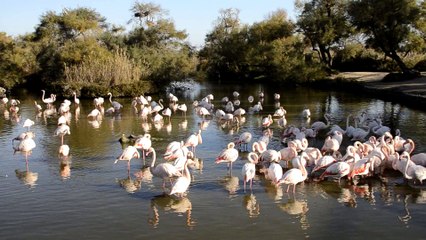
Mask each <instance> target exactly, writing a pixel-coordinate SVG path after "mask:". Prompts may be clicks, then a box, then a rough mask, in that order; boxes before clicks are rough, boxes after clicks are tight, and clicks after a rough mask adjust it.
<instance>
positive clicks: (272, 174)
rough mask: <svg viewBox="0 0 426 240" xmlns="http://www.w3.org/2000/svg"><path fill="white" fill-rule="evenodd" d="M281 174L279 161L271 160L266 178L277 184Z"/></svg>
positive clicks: (281, 169)
mask: <svg viewBox="0 0 426 240" xmlns="http://www.w3.org/2000/svg"><path fill="white" fill-rule="evenodd" d="M282 176H283V168H282V167H281V165H280V164H279V163H276V162H271V164H270V165H269V168H268V179H270V180H271V181H272V182H273V183H274V184H278V183H279V181H280V179H281V178H282Z"/></svg>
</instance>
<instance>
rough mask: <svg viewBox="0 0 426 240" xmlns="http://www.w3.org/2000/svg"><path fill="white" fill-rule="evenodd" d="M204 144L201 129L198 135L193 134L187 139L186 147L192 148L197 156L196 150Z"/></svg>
mask: <svg viewBox="0 0 426 240" xmlns="http://www.w3.org/2000/svg"><path fill="white" fill-rule="evenodd" d="M202 143H203V138H202V137H201V129H199V130H198V132H197V133H194V134H192V135H191V136H189V137H188V138H187V139H186V141H185V146H186V147H191V148H192V149H191V150H192V152H193V153H194V156H195V148H196V147H197V146H198V145H200V144H202Z"/></svg>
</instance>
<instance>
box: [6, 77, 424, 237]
mask: <svg viewBox="0 0 426 240" xmlns="http://www.w3.org/2000/svg"><path fill="white" fill-rule="evenodd" d="M259 90H262V91H263V92H264V93H265V94H266V95H265V98H264V103H263V104H264V109H263V111H262V112H261V113H260V114H248V115H246V116H245V122H244V123H243V124H242V125H241V126H240V127H239V128H238V129H237V128H230V127H223V126H221V124H219V123H218V122H217V121H216V120H215V119H211V120H203V119H202V118H201V117H199V116H198V115H196V114H195V113H194V111H193V107H192V102H193V101H194V100H201V98H203V97H205V96H206V95H207V94H209V93H212V94H213V95H214V97H215V98H214V101H213V103H214V105H215V107H216V108H222V104H221V99H222V97H225V96H228V97H229V98H230V99H233V96H232V92H233V91H238V92H239V93H240V97H239V99H240V100H241V106H242V107H244V108H246V109H247V108H248V107H249V106H250V105H252V104H249V102H248V101H247V97H248V96H249V95H253V96H255V102H256V101H257V99H258V97H257V93H258V91H259ZM274 93H279V94H280V95H281V99H280V101H279V103H280V105H281V106H284V108H285V109H286V110H287V115H286V116H287V121H288V124H292V125H295V126H298V127H300V126H309V123H306V122H304V120H303V119H302V118H301V116H300V113H301V111H302V109H303V108H305V107H308V108H309V109H310V110H311V113H312V116H311V123H312V122H314V121H317V120H324V118H323V115H324V113H329V114H331V116H332V118H331V124H339V125H340V126H342V128H345V123H346V117H347V115H348V114H350V113H352V114H358V113H361V112H362V111H364V110H366V111H368V113H369V114H381V116H382V119H383V124H384V125H387V126H389V127H391V128H392V130H395V129H400V130H401V133H402V136H403V137H405V138H411V139H413V140H414V141H415V143H416V149H415V151H414V153H418V152H426V134H425V133H426V113H424V112H420V111H417V110H413V109H410V108H407V107H405V106H403V105H400V104H397V103H391V102H384V101H382V100H379V99H371V98H369V97H367V96H364V95H362V94H359V93H356V92H354V93H347V92H335V91H331V92H326V91H321V90H311V89H305V88H296V89H291V88H277V87H275V86H261V85H258V84H257V85H255V84H243V85H241V84H240V85H232V84H229V85H209V84H205V85H201V86H196V87H194V88H192V89H190V90H188V91H179V92H175V95H176V96H177V97H178V98H179V103H183V102H185V103H186V104H187V105H188V113H187V116H186V118H185V117H184V116H182V115H181V114H180V113H176V114H174V115H172V118H171V122H170V123H168V121H167V120H165V123H164V124H163V125H153V124H152V123H151V122H148V123H146V122H144V121H143V120H142V119H141V118H139V117H138V116H137V115H136V114H135V113H134V111H133V110H132V108H131V99H115V100H117V101H119V102H120V103H121V104H123V105H124V108H123V110H122V113H121V114H120V115H116V116H105V117H104V118H103V120H102V121H101V122H97V123H94V122H90V121H88V119H87V114H88V113H89V112H90V111H91V110H92V109H93V103H92V102H93V101H92V100H91V99H90V100H81V106H80V115H76V114H75V107H74V105H73V106H72V108H71V111H72V114H73V115H72V120H71V123H70V129H71V135H66V136H65V137H64V142H65V143H66V144H68V145H69V146H70V148H71V150H70V157H69V159H66V160H64V159H61V158H60V157H59V156H58V148H59V146H60V138H59V137H57V136H54V132H55V129H56V128H57V125H56V124H57V119H58V117H57V116H52V117H48V118H43V117H42V116H41V117H37V114H36V112H35V110H34V100H36V101H38V102H39V103H41V92H40V94H39V95H35V96H34V95H31V94H23V95H20V96H15V97H18V98H19V99H20V100H21V105H20V110H19V112H18V115H17V116H15V115H13V114H7V113H4V114H3V116H0V153H1V157H0V159H1V160H0V192H1V197H0V220H1V225H0V239H30V238H32V239H102V240H105V239H147V238H157V239H166V238H167V239H170V238H173V239H183V238H188V239H260V238H263V237H267V238H272V239H278V238H285V239H304V238H312V239H325V238H328V239H340V238H345V239H365V238H382V239H399V238H401V237H407V239H408V238H409V239H424V236H425V234H424V232H425V230H426V205H425V203H426V191H425V190H423V189H422V188H421V187H420V188H419V187H410V186H408V185H407V184H405V183H404V181H403V178H402V175H401V174H400V173H398V172H395V171H387V172H386V175H385V177H384V179H385V180H386V181H385V182H383V181H381V180H380V179H379V178H368V179H367V180H366V181H365V183H363V184H359V185H353V184H349V183H348V182H346V181H342V183H341V184H340V185H339V184H338V183H337V182H333V181H324V182H312V181H307V182H305V183H302V184H298V185H297V187H296V193H295V194H293V193H286V192H285V190H286V187H285V186H280V187H278V188H276V187H274V186H272V185H271V183H269V181H268V180H265V178H264V177H263V176H260V175H258V176H256V178H255V181H254V184H253V189H252V191H250V190H247V191H246V192H244V190H243V185H242V177H241V168H242V166H243V164H244V163H245V162H246V159H247V153H242V152H240V157H239V159H238V160H237V161H236V162H235V164H234V166H233V169H234V170H233V172H232V175H229V173H228V171H227V167H226V164H215V163H214V161H215V158H216V156H217V155H218V153H219V152H220V151H221V150H222V149H224V148H225V147H226V145H227V143H229V142H230V141H233V140H234V138H236V137H238V136H239V134H241V133H242V132H244V131H249V132H251V133H252V134H253V140H257V139H258V138H259V137H260V136H261V135H262V127H261V125H260V121H261V118H262V117H263V116H265V115H267V114H271V113H273V112H274V111H275V109H276V107H277V104H276V103H275V101H274V98H273V94H274ZM152 97H153V99H154V100H158V98H160V97H161V98H164V99H166V94H165V93H164V94H162V95H160V96H152ZM10 98H13V96H12V97H10ZM165 102H167V101H165ZM59 104H60V100H58V101H57V102H56V103H55V105H56V107H58V106H59ZM42 106H43V108H45V105H42ZM109 106H110V104H109V102H107V101H106V103H105V108H107V107H109ZM4 110H5V109H4V108H1V111H2V112H4ZM27 118H30V119H32V120H34V121H35V125H34V126H32V127H31V130H32V131H33V132H34V133H35V142H36V145H37V146H36V147H35V149H34V150H33V151H32V153H31V154H30V155H29V156H28V165H26V161H25V155H23V154H21V153H15V154H14V150H13V148H12V144H11V141H12V139H13V138H14V137H16V136H18V135H19V134H20V133H22V132H24V131H25V128H23V127H22V125H23V122H24V120H25V119H27ZM200 127H202V138H203V143H202V144H201V145H199V146H198V147H197V148H196V155H197V157H198V158H199V159H201V160H202V161H203V169H202V170H196V169H194V170H191V173H192V176H193V181H192V182H191V185H190V187H189V191H188V194H187V197H185V198H182V199H178V198H174V197H169V196H167V195H165V194H164V193H163V189H162V180H161V179H158V178H155V177H154V178H152V179H149V178H148V179H138V178H137V177H136V176H135V173H136V174H137V173H138V172H140V171H141V168H142V161H141V160H140V159H133V160H132V161H131V166H130V178H129V176H128V174H127V166H126V162H123V161H120V162H118V163H117V164H114V161H115V159H116V158H117V157H118V156H119V155H120V154H121V152H122V145H121V144H120V143H119V141H118V139H119V138H120V136H121V135H122V134H123V133H124V134H126V135H129V134H135V135H139V134H144V133H146V132H149V133H150V134H151V135H152V146H153V147H154V148H155V149H156V151H157V156H158V159H157V162H158V163H160V162H164V160H163V159H162V157H161V156H162V154H163V153H164V151H165V149H166V146H167V144H168V143H170V142H171V141H181V140H185V139H186V138H187V137H188V136H189V135H191V134H192V133H194V132H196V131H198V129H200ZM270 128H271V129H272V130H273V137H272V139H271V142H270V144H269V145H268V147H269V148H272V149H275V150H279V149H281V148H283V147H284V145H283V144H282V143H281V139H280V135H281V132H282V129H280V128H279V127H278V126H277V124H276V123H274V124H273V125H272V126H271V127H270ZM309 141H310V145H312V146H316V147H321V146H322V143H323V141H324V135H320V136H319V137H317V138H316V139H310V140H309ZM344 142H346V144H347V143H349V140H347V139H346V140H344ZM342 149H345V148H344V147H342ZM146 161H147V163H148V164H149V163H150V161H151V156H148V158H147V160H146Z"/></svg>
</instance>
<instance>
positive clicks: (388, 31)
mask: <svg viewBox="0 0 426 240" xmlns="http://www.w3.org/2000/svg"><path fill="white" fill-rule="evenodd" d="M348 13H349V15H350V20H351V22H352V24H354V26H356V27H357V29H359V30H360V31H362V32H363V33H364V34H365V36H366V37H367V40H366V44H367V45H368V46H371V47H372V48H374V49H376V50H378V51H381V52H383V53H384V54H385V56H388V57H390V58H392V59H393V60H394V61H395V62H396V63H397V64H398V66H399V67H400V69H401V70H402V71H403V72H409V69H408V67H407V66H406V64H405V63H404V62H403V60H402V59H401V56H400V52H402V51H403V50H404V46H405V45H406V42H407V41H408V40H409V36H410V32H411V31H412V30H413V29H414V26H415V23H416V22H417V21H418V19H419V17H420V9H419V7H418V6H417V1H416V0H401V1H393V0H383V1H369V0H359V1H351V2H350V3H349V6H348Z"/></svg>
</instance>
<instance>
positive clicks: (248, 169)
mask: <svg viewBox="0 0 426 240" xmlns="http://www.w3.org/2000/svg"><path fill="white" fill-rule="evenodd" d="M247 159H248V160H249V162H247V163H245V164H244V165H243V169H242V170H241V174H242V175H243V178H244V179H243V181H244V192H245V191H246V183H247V182H250V190H251V189H252V187H253V178H254V177H255V175H256V164H257V163H258V161H259V156H258V155H257V154H256V153H254V152H250V153H249V154H248V156H247Z"/></svg>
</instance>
